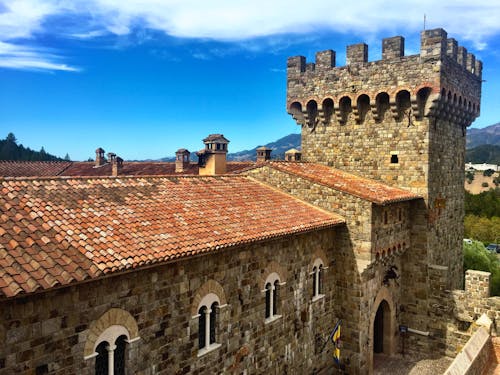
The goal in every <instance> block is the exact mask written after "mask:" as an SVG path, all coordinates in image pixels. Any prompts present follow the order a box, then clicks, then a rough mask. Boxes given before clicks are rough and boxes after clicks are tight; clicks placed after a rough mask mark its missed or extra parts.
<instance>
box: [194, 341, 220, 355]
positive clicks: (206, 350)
mask: <svg viewBox="0 0 500 375" xmlns="http://www.w3.org/2000/svg"><path fill="white" fill-rule="evenodd" d="M221 346H222V345H221V344H219V343H213V344H210V346H208V347H205V348H203V349H200V350H198V354H197V357H198V358H199V357H203V356H204V355H205V354H208V353H210V352H213V351H214V350H217V349H219V348H220V347H221Z"/></svg>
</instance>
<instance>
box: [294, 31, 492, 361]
mask: <svg viewBox="0 0 500 375" xmlns="http://www.w3.org/2000/svg"><path fill="white" fill-rule="evenodd" d="M367 54H368V46H366V45H365V44H358V45H355V46H349V47H348V48H347V59H346V66H343V67H336V66H335V52H334V51H322V52H318V53H317V55H316V64H314V63H306V61H305V58H304V57H302V56H297V57H292V58H290V59H289V60H288V68H287V75H288V86H287V110H288V112H289V113H290V114H291V115H292V117H293V118H294V119H295V120H296V121H297V123H298V124H299V125H301V127H302V157H303V160H305V161H310V162H316V163H322V164H326V165H330V166H333V167H335V168H338V169H341V170H344V171H350V172H353V173H355V174H361V175H363V176H365V177H370V178H373V179H376V180H380V181H382V182H384V183H386V184H388V185H392V186H397V187H400V188H404V189H407V190H410V191H412V192H414V193H417V194H419V195H420V196H422V197H423V198H424V199H423V200H420V201H415V202H412V203H411V208H410V216H411V241H410V242H411V251H406V252H405V253H404V254H403V259H404V261H403V263H402V266H403V270H402V272H401V288H402V290H403V293H402V294H403V296H404V297H403V301H402V304H403V306H404V311H403V312H402V319H403V320H404V321H405V322H406V323H407V324H408V325H410V326H415V327H421V330H422V331H428V332H430V336H429V337H430V338H429V337H414V338H412V340H413V342H411V343H410V347H411V348H415V350H416V351H417V352H420V353H421V354H423V355H426V354H427V353H435V352H436V351H438V352H441V353H443V352H444V350H445V349H444V348H445V341H446V320H447V319H449V317H448V318H447V317H446V316H444V315H443V314H445V312H444V311H443V310H442V309H441V308H440V307H437V308H436V307H435V306H437V305H438V304H437V303H436V293H435V292H434V291H433V289H434V283H435V282H436V280H439V284H440V285H439V287H440V288H441V289H443V290H452V289H457V288H459V287H460V286H461V285H462V239H463V217H464V212H463V200H464V192H463V184H464V174H463V165H464V153H465V129H466V127H467V126H469V125H470V124H471V123H472V121H473V120H474V119H475V118H476V117H477V116H478V115H479V113H480V99H481V77H482V76H481V74H482V64H481V62H480V61H478V60H476V59H475V57H474V55H472V54H470V53H467V50H466V49H465V48H463V47H461V46H458V43H457V42H456V41H455V40H454V39H452V38H448V35H447V33H446V32H445V31H444V30H442V29H435V30H426V31H424V32H422V34H421V50H420V53H419V55H413V56H404V39H403V38H401V37H394V38H387V39H384V41H383V43H382V60H379V61H372V62H368V58H367ZM348 225H349V222H348ZM436 267H437V268H436ZM436 273H438V274H439V276H437V275H436ZM443 277H444V278H443ZM437 294H440V292H439V293H437Z"/></svg>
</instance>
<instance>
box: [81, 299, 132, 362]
mask: <svg viewBox="0 0 500 375" xmlns="http://www.w3.org/2000/svg"><path fill="white" fill-rule="evenodd" d="M111 331H116V332H119V335H121V334H123V335H125V336H127V340H129V341H134V340H137V339H138V338H139V327H138V326H137V322H136V321H135V319H134V317H133V316H132V315H131V314H130V313H129V312H128V311H125V310H122V309H118V308H112V309H109V310H108V311H106V312H105V313H104V314H103V315H102V316H101V317H100V318H99V319H97V320H96V321H94V322H93V323H92V324H91V325H90V327H89V333H88V336H87V341H86V342H85V348H84V351H83V355H84V357H90V356H93V355H94V354H95V347H96V346H97V344H99V342H100V341H102V340H101V339H100V338H102V335H106V334H107V333H110V332H111Z"/></svg>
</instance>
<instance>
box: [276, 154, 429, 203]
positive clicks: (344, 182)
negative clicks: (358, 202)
mask: <svg viewBox="0 0 500 375" xmlns="http://www.w3.org/2000/svg"><path fill="white" fill-rule="evenodd" d="M267 165H269V166H271V167H272V168H275V169H277V170H279V171H282V172H286V173H291V174H294V175H296V176H298V177H302V178H305V179H307V180H310V181H313V182H316V183H318V184H321V185H325V186H327V187H329V188H332V189H335V190H339V191H342V192H345V193H347V194H350V195H354V196H356V197H359V198H361V199H365V200H367V201H370V202H373V203H376V204H388V203H393V202H399V201H406V200H411V199H418V198H421V197H420V196H419V195H417V194H414V193H412V192H409V191H407V190H403V189H400V188H396V187H392V186H389V185H386V184H383V183H381V182H379V181H376V180H372V179H369V178H364V177H359V176H356V175H353V174H351V173H347V172H343V171H341V170H338V169H335V168H331V167H328V166H326V165H322V164H315V163H306V162H284V161H270V162H268V163H267Z"/></svg>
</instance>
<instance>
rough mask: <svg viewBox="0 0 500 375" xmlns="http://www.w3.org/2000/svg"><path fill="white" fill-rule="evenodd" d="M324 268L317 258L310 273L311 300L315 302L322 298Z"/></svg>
mask: <svg viewBox="0 0 500 375" xmlns="http://www.w3.org/2000/svg"><path fill="white" fill-rule="evenodd" d="M324 272H325V266H324V264H323V261H322V260H321V259H320V258H317V259H316V260H315V261H314V263H313V268H312V272H311V273H310V276H311V279H312V299H313V300H316V299H319V298H321V297H323V296H324V294H323V277H324Z"/></svg>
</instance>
